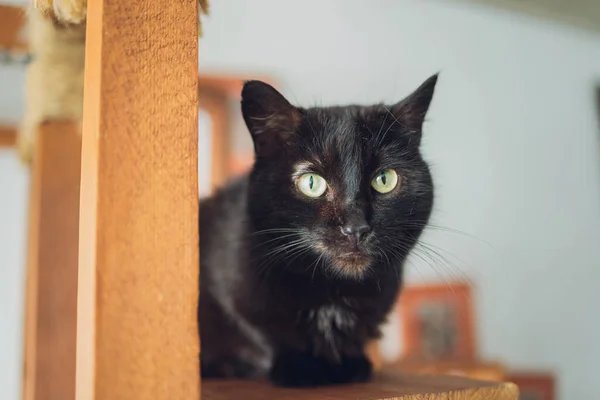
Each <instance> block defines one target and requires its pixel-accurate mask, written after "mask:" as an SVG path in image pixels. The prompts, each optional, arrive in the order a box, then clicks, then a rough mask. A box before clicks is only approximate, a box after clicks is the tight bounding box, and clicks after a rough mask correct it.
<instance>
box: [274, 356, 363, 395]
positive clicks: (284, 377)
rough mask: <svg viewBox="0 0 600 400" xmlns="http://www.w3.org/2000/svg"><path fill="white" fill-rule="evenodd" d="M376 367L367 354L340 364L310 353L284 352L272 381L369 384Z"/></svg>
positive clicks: (346, 358) (284, 383)
mask: <svg viewBox="0 0 600 400" xmlns="http://www.w3.org/2000/svg"><path fill="white" fill-rule="evenodd" d="M372 371H373V368H372V365H371V362H370V361H369V360H368V359H367V357H365V356H364V355H359V356H343V357H341V359H340V360H339V361H332V360H330V359H327V358H325V357H321V356H315V355H314V354H312V353H309V352H298V351H283V352H280V353H279V354H278V355H277V356H276V357H275V360H274V361H273V366H272V367H271V371H270V373H269V379H270V380H271V382H272V383H273V384H275V385H277V386H283V387H314V386H325V385H332V384H343V383H357V382H365V381H368V380H369V378H370V377H371V374H372Z"/></svg>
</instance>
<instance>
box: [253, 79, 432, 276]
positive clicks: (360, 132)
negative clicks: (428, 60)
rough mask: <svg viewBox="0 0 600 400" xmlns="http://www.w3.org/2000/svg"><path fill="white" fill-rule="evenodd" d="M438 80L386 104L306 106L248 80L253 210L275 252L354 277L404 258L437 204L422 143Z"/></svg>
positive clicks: (257, 226) (311, 268)
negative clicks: (434, 202)
mask: <svg viewBox="0 0 600 400" xmlns="http://www.w3.org/2000/svg"><path fill="white" fill-rule="evenodd" d="M436 79H437V77H436V76H434V77H432V78H430V79H429V80H428V81H426V82H425V83H424V84H423V85H422V86H421V87H419V89H417V90H416V91H415V92H414V93H413V94H412V95H410V96H409V97H407V98H406V99H404V100H403V101H401V102H399V103H397V104H395V105H392V106H389V107H386V106H384V105H375V106H369V107H362V106H346V107H333V108H310V109H302V108H297V107H293V106H292V105H290V104H289V103H288V102H287V100H285V98H284V97H283V96H282V95H281V94H279V93H278V92H277V91H276V90H275V89H273V88H272V87H270V86H269V85H267V84H265V83H262V82H257V81H253V82H248V83H247V84H246V85H245V87H244V90H243V93H242V111H243V114H244V118H245V120H246V124H247V125H248V128H249V130H250V132H251V134H252V137H253V139H254V144H255V150H256V163H255V166H254V168H253V171H252V174H251V183H250V195H249V203H250V214H251V218H252V220H253V223H254V226H255V229H257V230H258V231H264V232H265V233H269V232H271V234H270V235H268V237H269V240H271V241H272V243H277V244H278V245H279V246H281V248H280V249H279V250H278V248H274V249H272V250H271V251H273V252H277V251H279V252H280V253H281V252H287V254H289V256H290V257H294V256H296V257H299V258H302V257H306V255H307V254H310V255H312V258H314V256H315V255H316V256H317V257H318V259H319V261H316V260H315V261H314V265H310V266H306V271H297V272H306V273H313V274H314V273H315V270H314V269H316V268H319V269H323V270H324V271H322V272H328V271H329V272H332V271H333V272H334V273H337V274H339V275H341V276H345V277H353V278H360V277H362V276H364V275H365V273H366V272H367V271H370V270H371V271H372V268H384V267H385V266H386V265H389V266H391V265H399V264H400V263H401V261H403V260H404V258H405V257H406V255H407V253H408V251H409V250H410V249H411V248H412V246H413V245H414V243H415V242H416V240H417V238H418V237H419V235H420V234H421V232H422V230H423V228H424V226H425V224H426V222H427V220H428V218H429V214H430V212H431V208H432V203H433V185H432V180H431V175H430V173H429V168H428V166H427V164H426V163H425V161H424V160H423V159H422V157H421V155H420V152H419V144H420V138H421V128H422V125H423V119H424V117H425V114H426V112H427V109H428V107H429V104H430V101H431V98H432V95H433V91H434V87H435V83H436ZM284 247H286V250H281V249H283V248H284ZM308 259H311V257H308ZM289 261H290V260H286V259H282V260H281V264H283V265H284V266H285V265H288V264H289V263H288V262H289ZM394 261H395V262H394ZM292 264H293V263H292ZM294 265H295V264H294ZM326 270H328V271H326Z"/></svg>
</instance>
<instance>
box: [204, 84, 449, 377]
mask: <svg viewBox="0 0 600 400" xmlns="http://www.w3.org/2000/svg"><path fill="white" fill-rule="evenodd" d="M436 80H437V76H433V77H431V78H430V79H428V80H427V81H426V82H425V83H423V85H421V87H419V88H418V89H417V90H416V91H415V92H414V93H413V94H411V95H410V96H408V97H407V98H406V99H404V100H403V101H401V102H399V103H397V104H395V105H391V106H389V107H386V106H384V105H381V104H380V105H374V106H368V107H363V106H344V107H330V108H308V109H305V108H298V107H294V106H292V105H291V104H290V103H288V101H287V100H286V99H285V98H284V97H283V96H282V95H281V94H279V92H277V91H276V90H275V89H274V88H272V87H271V86H269V85H267V84H265V83H262V82H258V81H251V82H247V83H246V84H245V86H244V89H243V92H242V112H243V115H244V119H245V121H246V124H247V126H248V128H249V131H250V133H251V134H252V137H253V139H254V144H255V151H256V162H255V165H254V167H253V168H252V170H251V172H250V174H249V175H248V176H244V177H242V178H241V179H239V180H237V181H235V182H233V183H231V184H229V185H228V186H226V187H225V188H223V189H222V190H220V191H218V192H217V193H216V194H215V195H214V196H213V197H211V198H210V199H206V200H203V201H202V202H201V206H200V232H201V241H200V257H201V264H200V265H201V280H200V282H201V285H200V286H201V291H200V306H199V320H200V327H201V345H202V353H201V361H202V376H203V377H206V378H210V377H213V378H253V377H265V376H268V377H269V378H270V380H271V381H272V382H273V383H274V384H276V385H280V386H295V387H301V386H318V385H327V384H339V383H346V382H362V381H366V380H368V379H369V377H370V376H371V364H370V362H369V360H368V359H367V358H366V357H365V355H364V346H365V343H366V342H367V341H369V340H371V339H374V338H377V337H378V336H379V334H380V332H379V327H380V325H381V324H382V323H383V322H384V320H385V318H386V315H387V314H388V313H389V312H390V310H391V307H392V306H393V304H394V302H395V301H396V299H397V298H398V294H399V290H400V287H401V277H402V268H403V267H402V266H403V263H404V261H405V259H406V256H407V255H408V253H409V251H410V250H411V249H412V247H413V246H414V244H415V243H416V241H417V240H418V238H419V236H420V234H421V232H422V230H423V228H424V226H425V224H426V223H427V221H428V219H429V215H430V213H431V208H432V204H433V183H432V179H431V175H430V173H429V168H428V166H427V163H426V162H425V161H424V160H423V158H422V157H421V154H420V151H419V144H420V139H421V130H422V125H423V120H424V118H425V115H426V113H427V110H428V108H429V104H430V101H431V99H432V96H433V92H434V88H435V83H436ZM386 168H391V169H394V170H395V171H397V173H398V175H399V177H400V182H399V184H398V186H397V187H396V188H395V189H394V190H392V191H391V192H390V193H387V194H381V193H378V192H376V191H375V190H374V189H373V188H372V187H371V180H372V179H373V177H374V176H375V174H376V173H377V172H378V171H381V170H382V169H386ZM298 169H300V172H298ZM303 171H304V172H306V171H309V172H311V173H316V174H319V175H321V176H322V177H324V178H325V179H326V180H327V183H328V189H327V191H326V193H325V194H324V195H323V196H322V197H320V198H316V199H315V198H309V197H306V196H305V195H303V194H302V193H301V192H300V191H299V190H298V188H297V187H296V185H295V179H296V177H297V175H298V174H299V173H302V172H303ZM347 226H350V227H357V226H360V227H366V229H365V230H366V233H364V234H363V235H362V236H361V237H359V238H358V239H357V238H355V237H352V238H350V240H349V236H347V235H345V234H343V233H342V232H341V227H347Z"/></svg>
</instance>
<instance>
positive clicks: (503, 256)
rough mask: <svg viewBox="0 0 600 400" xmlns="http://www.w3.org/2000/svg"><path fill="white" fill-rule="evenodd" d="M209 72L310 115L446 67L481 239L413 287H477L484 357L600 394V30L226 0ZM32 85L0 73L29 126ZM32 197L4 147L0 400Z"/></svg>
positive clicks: (355, 1)
mask: <svg viewBox="0 0 600 400" xmlns="http://www.w3.org/2000/svg"><path fill="white" fill-rule="evenodd" d="M200 64H201V68H202V69H204V70H206V71H219V72H221V73H223V72H227V71H231V72H240V73H244V74H245V75H247V74H248V73H252V72H256V73H257V74H258V75H260V76H264V75H265V74H272V75H273V76H274V77H275V78H277V79H279V81H280V82H281V83H282V85H281V88H282V90H283V91H284V92H285V93H286V94H288V95H289V96H290V98H291V99H292V100H296V101H298V102H300V103H301V104H303V105H310V104H315V103H322V104H332V103H337V102H362V103H368V102H373V101H380V100H387V101H393V100H396V99H399V98H400V97H402V96H403V95H405V94H406V93H407V92H408V91H410V90H411V89H413V88H414V87H416V86H417V85H418V84H419V83H420V82H421V81H422V80H423V79H425V78H426V77H427V76H429V75H430V74H432V73H434V72H436V71H441V76H440V82H439V86H438V91H437V94H436V98H435V100H434V104H433V107H432V110H431V113H430V117H429V120H430V121H429V123H428V125H427V128H426V129H427V133H426V140H425V151H426V155H427V157H428V159H429V160H430V161H431V162H432V164H433V168H434V173H435V177H436V182H437V185H438V196H439V197H438V203H437V209H436V213H435V216H434V220H435V223H436V224H438V225H441V226H445V227H449V228H453V229H457V230H460V231H463V232H467V233H468V234H470V235H473V236H474V237H476V238H477V239H473V238H469V237H467V236H464V235H459V234H453V233H448V232H437V231H431V232H429V233H428V235H427V236H426V238H425V241H426V242H428V243H430V244H433V245H435V246H437V247H439V248H440V249H442V250H440V252H441V253H442V255H444V256H445V257H446V259H447V262H446V263H445V264H446V265H445V266H444V265H442V266H436V269H437V271H435V270H433V269H432V268H431V267H429V266H428V265H426V264H424V263H423V262H420V260H419V259H417V258H415V259H413V261H412V263H411V264H412V267H411V269H410V271H409V274H408V275H409V280H410V281H412V282H419V281H423V280H430V279H440V275H441V276H443V277H444V279H452V278H456V279H458V278H461V277H462V276H468V277H469V278H470V279H472V280H473V282H474V284H475V285H476V286H477V289H478V290H477V307H478V309H477V324H478V336H479V342H480V343H479V344H480V348H481V352H482V355H483V356H485V357H488V358H493V359H500V360H501V361H505V362H507V363H508V364H509V365H511V366H514V367H536V368H556V369H558V370H559V372H560V394H561V398H563V399H576V398H581V399H592V398H596V397H600V385H598V384H597V379H596V377H595V375H596V374H597V372H598V371H600V344H598V342H597V340H596V338H598V337H600V318H599V317H597V312H595V310H594V309H593V306H592V305H593V304H600V294H598V290H597V289H596V287H597V282H599V281H600V268H599V267H600V248H599V246H598V245H597V242H598V239H599V238H600V143H599V140H600V134H599V132H598V121H597V119H596V115H595V109H594V97H593V91H592V89H593V85H594V83H595V82H597V81H600V36H598V35H593V34H591V33H585V32H582V31H577V30H575V29H572V28H566V27H562V26H559V25H554V24H551V23H545V22H542V21H539V20H535V19H529V18H525V17H519V16H516V15H513V14H508V13H501V12H497V11H493V10H489V9H487V8H476V7H473V6H467V5H461V4H456V3H454V2H449V1H423V0H422V1H419V2H416V1H410V0H373V1H371V2H365V1H360V0H305V1H302V2H292V1H281V0H260V1H259V0H256V1H252V2H249V1H247V0H229V1H226V2H225V1H213V4H212V12H211V16H210V18H208V19H206V22H205V38H204V39H202V41H201V44H200ZM22 82H23V80H22V74H21V73H20V72H19V71H14V70H10V69H9V70H7V68H5V67H1V68H0V120H2V119H3V118H7V117H8V118H10V119H13V120H17V119H18V115H20V113H21V110H22V109H21V108H20V106H19V104H20V102H21V98H22V97H21V96H20V93H21V85H22ZM13 99H17V101H18V102H17V103H16V105H15V104H13ZM206 157H208V155H206ZM27 185H28V182H27V174H26V173H24V171H23V170H22V169H20V167H19V166H18V163H17V162H16V159H15V158H14V156H12V155H9V154H8V153H6V152H4V153H3V152H0V246H1V247H0V312H1V314H0V318H1V319H0V354H2V355H3V358H2V361H1V362H0V397H2V398H3V399H17V398H18V393H19V391H20V380H19V379H20V373H21V361H20V355H21V347H22V345H21V324H22V314H21V312H22V303H21V300H22V298H23V292H22V288H23V284H24V274H23V266H24V257H23V255H24V243H25V241H24V235H25V219H26V216H25V213H26V206H27V204H26V202H27ZM484 241H485V242H487V243H489V246H488V245H487V244H486V243H484Z"/></svg>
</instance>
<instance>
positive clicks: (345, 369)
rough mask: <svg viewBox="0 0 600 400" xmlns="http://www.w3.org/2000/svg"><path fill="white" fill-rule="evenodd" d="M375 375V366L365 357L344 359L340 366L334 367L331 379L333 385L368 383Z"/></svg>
mask: <svg viewBox="0 0 600 400" xmlns="http://www.w3.org/2000/svg"><path fill="white" fill-rule="evenodd" d="M372 375H373V365H372V364H371V361H369V359H367V358H366V357H365V356H358V357H344V358H343V359H342V362H341V363H340V364H335V365H333V366H332V368H331V371H330V379H331V381H332V382H333V383H360V382H367V381H368V380H369V379H371V376H372Z"/></svg>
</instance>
